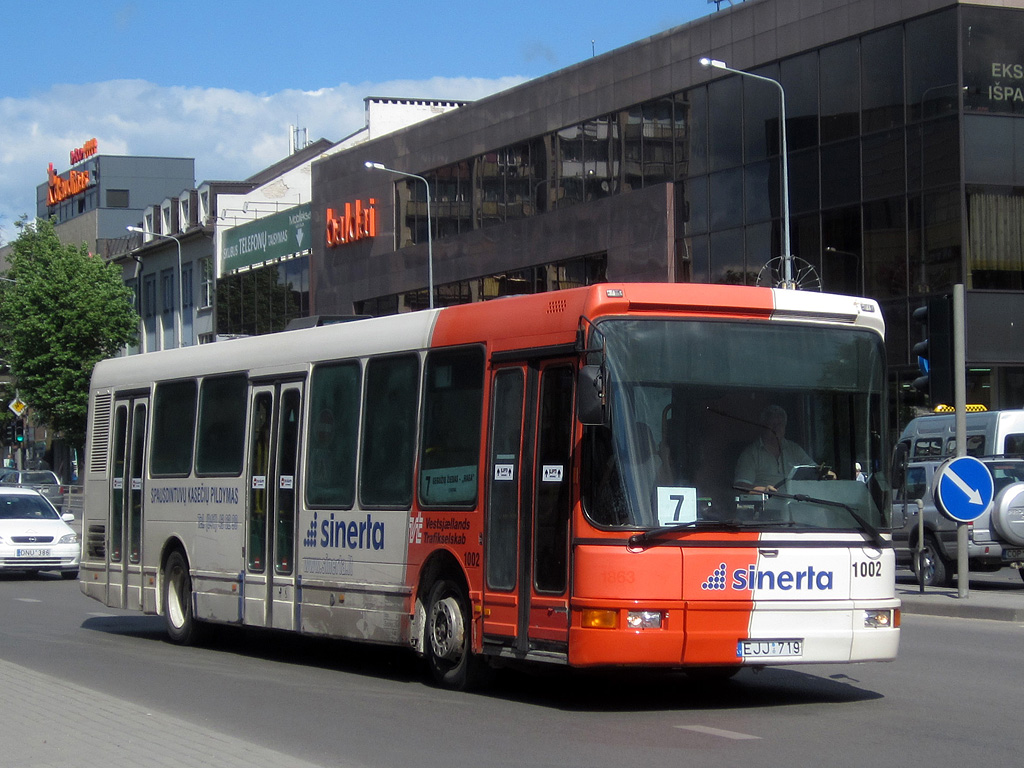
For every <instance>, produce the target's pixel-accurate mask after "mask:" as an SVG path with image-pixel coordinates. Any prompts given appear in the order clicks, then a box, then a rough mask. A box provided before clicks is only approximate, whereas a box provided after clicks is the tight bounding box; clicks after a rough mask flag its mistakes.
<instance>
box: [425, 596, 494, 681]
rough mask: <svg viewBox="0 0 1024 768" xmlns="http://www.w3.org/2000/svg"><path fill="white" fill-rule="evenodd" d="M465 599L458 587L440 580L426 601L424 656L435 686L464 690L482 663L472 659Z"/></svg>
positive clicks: (468, 617) (476, 676)
mask: <svg viewBox="0 0 1024 768" xmlns="http://www.w3.org/2000/svg"><path fill="white" fill-rule="evenodd" d="M470 620H471V616H470V612H469V598H468V597H467V595H466V590H465V589H464V588H463V587H462V585H461V584H459V583H458V582H455V581H449V580H447V579H440V580H438V581H437V582H435V583H434V586H433V587H431V589H430V596H429V598H428V600H427V626H426V632H427V637H426V643H425V644H424V645H425V646H426V657H427V663H428V665H429V666H430V674H431V676H432V677H433V679H434V682H436V683H437V684H438V685H440V686H441V687H443V688H449V689H451V690H455V691H465V690H468V689H469V688H471V687H473V686H474V685H475V684H476V683H477V682H479V677H480V674H479V672H480V669H481V667H482V666H483V664H482V661H481V660H480V659H479V658H477V657H476V656H474V654H473V649H472V644H471V636H472V632H471V631H470V629H471V628H470Z"/></svg>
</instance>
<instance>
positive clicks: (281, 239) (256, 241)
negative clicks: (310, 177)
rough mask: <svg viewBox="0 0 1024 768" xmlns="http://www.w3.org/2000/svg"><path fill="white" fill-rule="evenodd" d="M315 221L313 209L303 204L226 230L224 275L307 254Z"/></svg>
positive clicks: (223, 254)
mask: <svg viewBox="0 0 1024 768" xmlns="http://www.w3.org/2000/svg"><path fill="white" fill-rule="evenodd" d="M312 218H313V212H312V205H311V204H310V203H303V204H302V205H297V206H295V207H294V208H289V209H288V210H286V211H281V212H280V213H275V214H273V215H272V216H264V217H263V218H262V219H257V220H256V221H251V222H249V223H248V224H242V225H240V226H237V227H232V228H231V229H229V230H227V231H226V232H225V233H224V241H223V249H222V251H221V254H222V256H223V264H224V272H225V273H227V272H234V271H235V270H239V269H244V268H245V267H251V266H253V265H254V264H260V263H263V262H266V261H273V260H274V259H281V258H284V257H285V256H291V255H292V254H295V253H299V252H301V251H305V250H308V249H309V248H310V247H311V244H312V241H313V236H312V229H311V220H312Z"/></svg>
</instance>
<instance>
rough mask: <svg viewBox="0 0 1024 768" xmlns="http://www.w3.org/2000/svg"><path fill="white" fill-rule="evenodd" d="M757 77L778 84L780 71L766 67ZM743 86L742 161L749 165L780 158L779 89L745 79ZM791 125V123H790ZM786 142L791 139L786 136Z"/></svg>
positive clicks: (759, 81) (759, 70)
mask: <svg viewBox="0 0 1024 768" xmlns="http://www.w3.org/2000/svg"><path fill="white" fill-rule="evenodd" d="M754 74H757V75H760V76H761V77H768V78H771V79H772V80H775V81H776V82H778V80H779V68H778V67H777V66H772V67H765V68H762V69H758V70H755V72H754ZM742 82H743V153H744V155H743V157H744V161H745V162H747V163H750V162H753V161H755V160H760V159H762V158H765V157H770V156H773V155H778V154H779V151H780V148H781V143H780V132H779V118H780V109H781V104H780V102H779V89H778V88H777V87H776V86H774V85H772V84H771V83H766V82H764V81H763V80H755V79H754V78H752V77H744V78H742ZM787 122H788V121H787ZM786 138H787V142H788V139H789V137H788V136H787V137H786Z"/></svg>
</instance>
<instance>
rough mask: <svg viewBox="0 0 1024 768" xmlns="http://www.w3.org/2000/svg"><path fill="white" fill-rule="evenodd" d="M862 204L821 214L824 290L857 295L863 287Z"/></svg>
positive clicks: (822, 278)
mask: <svg viewBox="0 0 1024 768" xmlns="http://www.w3.org/2000/svg"><path fill="white" fill-rule="evenodd" d="M860 233H861V224H860V206H859V205H853V206H849V207H847V208H840V209H837V210H832V211H827V212H825V213H823V214H822V217H821V241H822V249H821V272H820V274H821V284H822V290H825V291H828V292H830V293H843V294H848V295H853V296H856V295H857V294H859V293H860V292H861V290H860V278H859V275H860V259H859V258H858V255H859V254H860V252H861V240H860Z"/></svg>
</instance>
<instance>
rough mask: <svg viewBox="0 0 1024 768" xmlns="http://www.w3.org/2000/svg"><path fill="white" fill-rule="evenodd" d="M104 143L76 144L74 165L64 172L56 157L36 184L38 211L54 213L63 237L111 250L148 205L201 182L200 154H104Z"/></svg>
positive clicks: (46, 215)
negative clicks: (197, 174) (196, 156)
mask: <svg viewBox="0 0 1024 768" xmlns="http://www.w3.org/2000/svg"><path fill="white" fill-rule="evenodd" d="M100 149H101V147H100V145H99V142H98V141H97V140H96V139H89V140H88V141H86V142H84V143H83V145H82V146H81V147H75V148H73V149H71V150H70V151H69V161H70V166H69V168H68V169H67V170H65V171H63V172H61V173H58V172H57V171H56V170H55V166H56V165H57V164H56V163H50V165H49V168H48V169H47V179H46V181H45V182H43V183H42V184H39V185H38V186H37V187H36V217H37V218H40V219H50V218H52V219H53V221H54V224H55V229H56V232H57V236H58V237H59V238H60V239H61V242H64V243H72V244H75V245H79V244H81V243H86V244H87V245H88V246H89V249H90V251H92V252H93V253H97V254H102V255H108V254H109V253H110V249H111V247H112V244H113V243H116V242H117V241H118V240H120V239H121V238H123V236H124V231H125V227H127V226H129V225H132V224H136V223H138V222H139V221H140V220H141V218H142V215H143V211H144V209H146V208H147V207H148V206H150V205H152V204H153V203H155V202H157V201H159V200H163V199H165V198H168V197H170V196H172V195H177V194H178V193H179V192H180V191H181V190H182V189H189V188H191V187H194V186H195V183H196V182H195V160H194V159H192V158H190V157H138V156H130V155H104V154H101V152H100Z"/></svg>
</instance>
